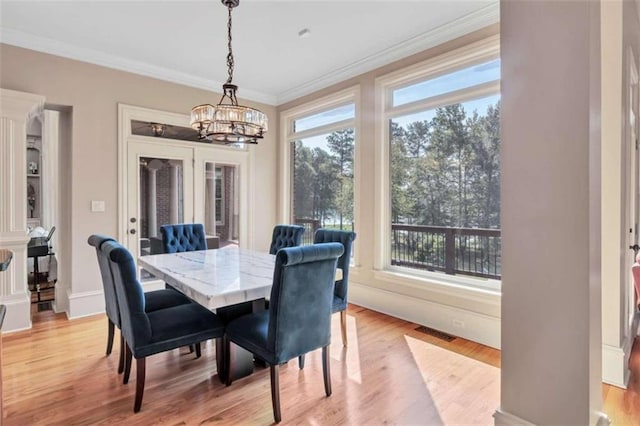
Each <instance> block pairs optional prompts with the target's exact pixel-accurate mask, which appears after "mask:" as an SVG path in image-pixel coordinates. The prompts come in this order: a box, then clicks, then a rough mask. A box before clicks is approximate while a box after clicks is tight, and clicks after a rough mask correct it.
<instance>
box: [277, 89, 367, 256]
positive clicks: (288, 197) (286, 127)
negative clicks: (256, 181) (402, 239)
mask: <svg viewBox="0 0 640 426" xmlns="http://www.w3.org/2000/svg"><path fill="white" fill-rule="evenodd" d="M350 103H353V104H354V106H355V114H354V117H353V118H351V119H347V120H340V121H336V122H335V123H330V124H325V125H322V126H318V127H314V128H313V129H307V130H303V131H300V132H294V131H293V123H294V122H295V121H296V120H299V119H301V118H304V117H308V116H310V115H314V114H318V113H322V112H325V111H329V110H332V109H335V108H339V107H341V106H344V105H347V104H350ZM346 128H353V133H354V152H353V168H354V176H353V179H354V182H353V210H354V211H353V217H354V221H355V226H354V228H355V232H356V233H357V232H358V227H359V226H360V225H359V223H360V222H361V221H360V220H359V218H360V188H361V183H360V182H361V180H360V169H361V167H360V164H361V163H362V162H361V160H360V155H361V150H360V141H359V138H360V134H361V132H360V86H359V85H356V86H352V87H349V88H346V89H343V90H340V91H338V92H335V93H332V94H330V95H327V96H323V97H321V98H318V99H316V100H313V101H311V102H307V103H304V104H301V105H299V106H296V107H293V108H291V109H288V110H286V111H283V112H282V113H281V114H280V149H281V150H280V152H281V155H280V164H279V169H280V170H279V181H280V182H279V189H280V191H279V192H280V199H279V208H278V211H279V217H278V220H279V221H280V223H292V221H293V219H294V218H293V196H292V191H293V162H292V160H293V158H292V154H293V153H292V150H291V142H293V141H296V140H299V139H303V138H308V137H312V136H318V135H323V134H326V133H331V132H332V131H336V130H343V129H346ZM357 244H358V240H357V239H356V241H355V242H354V245H355V246H356V247H357ZM356 247H354V259H353V260H354V262H355V264H356V265H358V264H359V263H358V261H357V254H358V250H357V248H356Z"/></svg>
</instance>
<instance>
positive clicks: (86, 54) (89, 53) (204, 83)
mask: <svg viewBox="0 0 640 426" xmlns="http://www.w3.org/2000/svg"><path fill="white" fill-rule="evenodd" d="M0 43H4V44H10V45H12V46H17V47H22V48H25V49H30V50H35V51H38V52H43V53H48V54H50V55H56V56H62V57H64V58H69V59H75V60H77V61H82V62H88V63H91V64H94V65H100V66H103V67H107V68H113V69H116V70H119V71H126V72H130V73H133V74H139V75H143V76H146V77H151V78H157V79H159V80H164V81H169V82H171V83H177V84H182V85H185V86H189V87H195V88H198V89H203V90H209V91H212V92H214V93H220V88H221V87H222V82H219V81H212V80H208V79H205V78H201V77H196V76H193V75H191V74H187V73H183V72H180V71H176V70H172V69H169V68H164V67H158V66H155V65H150V64H147V63H144V62H141V61H135V60H131V59H125V58H122V57H120V56H117V55H111V54H108V53H104V52H100V51H97V50H94V49H87V48H84V47H79V46H74V45H72V44H68V43H63V42H60V41H57V40H54V39H51V38H47V37H40V36H35V35H33V34H29V33H26V32H23V31H17V30H13V29H9V28H4V27H0ZM241 98H242V99H246V100H251V101H254V102H261V103H265V104H268V105H275V104H276V100H277V98H276V96H273V95H269V94H266V93H262V92H257V91H253V90H250V89H245V88H243V89H242V96H241Z"/></svg>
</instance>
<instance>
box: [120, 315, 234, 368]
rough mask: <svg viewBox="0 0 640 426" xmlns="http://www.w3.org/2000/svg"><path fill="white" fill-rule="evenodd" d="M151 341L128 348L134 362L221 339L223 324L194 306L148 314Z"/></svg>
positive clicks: (215, 317)
mask: <svg viewBox="0 0 640 426" xmlns="http://www.w3.org/2000/svg"><path fill="white" fill-rule="evenodd" d="M147 316H148V318H149V323H150V325H151V340H150V341H149V342H148V343H147V344H144V345H139V346H137V347H135V348H131V350H132V352H133V355H134V356H135V357H136V358H140V357H145V356H148V355H153V354H156V353H159V352H164V351H168V350H170V349H175V348H179V347H181V346H188V345H191V344H194V343H198V342H202V341H204V340H208V339H214V338H218V337H222V335H223V334H224V325H223V324H222V321H220V319H219V318H218V317H217V316H216V314H214V313H213V312H211V311H210V310H208V309H207V308H205V307H203V306H200V305H198V304H197V303H189V304H183V305H179V306H174V307H171V308H166V309H160V310H157V311H153V312H149V313H147Z"/></svg>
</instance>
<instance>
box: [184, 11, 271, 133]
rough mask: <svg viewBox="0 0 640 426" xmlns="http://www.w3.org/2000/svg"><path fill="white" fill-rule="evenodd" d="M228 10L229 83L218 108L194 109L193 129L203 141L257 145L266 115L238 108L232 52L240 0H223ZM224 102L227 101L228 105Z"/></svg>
mask: <svg viewBox="0 0 640 426" xmlns="http://www.w3.org/2000/svg"><path fill="white" fill-rule="evenodd" d="M221 1H222V4H224V5H225V6H226V7H227V9H228V10H229V20H228V23H227V48H228V49H229V53H228V54H227V70H228V73H229V76H228V78H227V82H226V83H225V84H223V85H222V97H221V98H220V102H218V105H216V106H213V105H211V104H204V105H198V106H196V107H193V108H192V109H191V127H193V128H194V129H195V130H197V131H198V135H199V137H200V139H206V140H210V141H215V142H221V143H225V144H232V143H258V139H262V138H263V137H264V133H265V132H266V131H267V130H268V129H267V127H268V122H267V116H266V114H264V113H263V112H261V111H259V110H257V109H254V108H250V107H246V106H242V105H238V99H237V98H236V92H237V91H238V86H236V85H235V84H233V83H232V81H233V65H234V62H233V50H232V48H231V11H232V10H233V8H234V7H236V6H238V4H240V0H221ZM225 100H226V101H227V102H226V103H224V102H225Z"/></svg>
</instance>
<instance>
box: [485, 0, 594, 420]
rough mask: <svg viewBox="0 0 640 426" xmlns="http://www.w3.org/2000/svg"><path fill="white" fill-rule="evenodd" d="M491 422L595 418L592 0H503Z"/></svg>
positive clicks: (501, 7) (501, 8)
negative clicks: (496, 337)
mask: <svg viewBox="0 0 640 426" xmlns="http://www.w3.org/2000/svg"><path fill="white" fill-rule="evenodd" d="M500 13H501V19H500V26H501V30H500V39H501V58H502V83H501V88H502V89H501V90H502V106H501V125H502V236H503V237H502V254H503V261H502V325H501V328H502V358H501V377H502V379H501V399H500V404H501V405H500V408H499V409H498V411H497V412H496V414H495V423H496V424H497V425H514V424H520V425H521V424H529V423H532V424H536V425H547V424H559V425H560V424H561V425H578V424H580V425H589V424H595V423H596V422H597V421H598V419H599V413H598V411H599V410H600V409H601V406H602V388H601V376H602V374H601V372H602V365H601V359H602V358H601V357H602V353H601V295H600V290H601V282H600V206H601V200H600V182H601V177H600V109H601V108H600V83H601V80H600V2H599V1H591V2H586V1H577V2H571V1H504V0H503V1H501V2H500Z"/></svg>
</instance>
